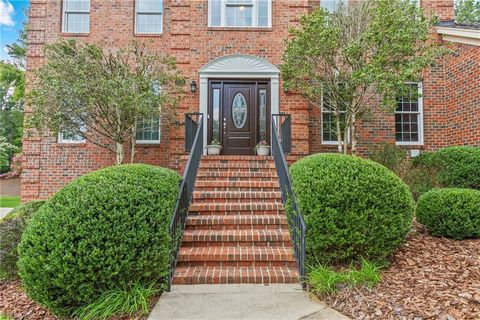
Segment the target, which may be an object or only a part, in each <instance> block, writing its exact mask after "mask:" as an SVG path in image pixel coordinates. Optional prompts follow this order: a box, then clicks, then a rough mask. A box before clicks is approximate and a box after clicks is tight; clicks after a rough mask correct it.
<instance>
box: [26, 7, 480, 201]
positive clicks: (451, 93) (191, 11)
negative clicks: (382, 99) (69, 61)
mask: <svg viewBox="0 0 480 320" xmlns="http://www.w3.org/2000/svg"><path fill="white" fill-rule="evenodd" d="M420 2H421V5H422V7H424V9H425V10H426V12H427V13H429V14H436V15H438V16H439V18H440V20H441V21H442V23H444V24H445V25H446V28H447V29H448V28H450V29H452V30H455V29H461V28H457V27H455V26H450V27H448V23H449V22H450V21H452V20H453V19H454V9H453V0H422V1H420ZM30 3H31V8H30V11H29V28H28V29H29V32H28V46H27V90H28V86H29V83H30V82H31V77H32V73H31V71H32V70H34V69H35V68H36V67H38V66H39V65H41V64H42V62H43V51H42V50H43V46H44V45H45V44H46V43H52V42H54V41H55V40H57V39H59V38H76V39H79V40H82V41H87V42H92V43H96V44H98V45H101V46H102V47H105V48H117V47H122V46H125V45H127V44H128V43H129V42H131V41H132V40H139V41H142V40H146V41H147V42H146V43H147V45H148V46H149V47H150V48H151V49H152V50H156V51H158V52H162V53H168V54H171V55H173V56H174V57H175V58H176V59H177V63H178V66H179V68H180V69H181V70H182V72H183V74H184V76H185V77H186V78H187V79H188V80H189V82H190V81H192V80H193V81H195V83H196V84H198V90H197V91H196V92H187V93H186V94H185V95H184V97H183V98H182V100H181V103H180V105H179V109H178V117H179V120H180V121H182V120H183V114H184V113H185V112H196V111H203V112H206V113H208V112H207V110H208V109H209V108H214V107H213V105H212V103H213V102H212V99H213V97H214V96H212V92H214V88H215V85H219V86H221V88H222V90H225V92H227V91H226V90H227V89H228V90H230V89H229V88H230V87H229V85H230V86H232V83H233V84H239V83H242V85H239V86H240V87H239V88H240V89H238V90H240V91H241V90H247V91H245V92H247V93H245V95H248V94H249V93H248V92H253V93H255V94H257V93H260V94H261V91H248V90H257V89H258V88H262V87H261V86H262V85H265V86H266V87H265V90H266V91H264V93H266V94H267V96H266V99H267V100H268V104H269V107H270V111H269V112H270V113H275V112H285V113H289V114H291V115H292V146H293V148H292V153H291V156H292V157H294V158H296V157H301V156H304V155H308V154H311V153H315V152H326V151H334V150H335V146H334V145H333V144H331V143H325V142H326V141H324V140H325V139H324V138H325V137H324V136H322V125H321V124H322V119H323V118H322V114H321V112H320V110H319V109H318V108H316V107H312V106H310V105H309V104H308V103H307V102H306V101H305V100H304V99H302V97H301V96H299V95H297V94H292V93H286V92H284V91H283V90H281V85H282V83H281V76H279V74H278V69H277V67H278V65H279V64H281V62H282V53H283V49H284V45H285V43H284V41H285V39H286V38H287V36H288V29H289V28H290V27H294V26H296V25H297V24H298V22H299V18H300V17H301V16H302V15H304V14H308V12H309V11H311V10H312V9H314V8H316V7H318V6H319V1H316V0H315V1H314V0H273V1H272V2H270V1H265V3H266V6H267V7H266V9H258V10H257V9H255V7H254V10H257V11H256V13H254V14H253V17H252V20H254V19H256V20H255V22H252V25H253V26H249V27H238V26H237V27H226V26H225V24H228V23H229V22H225V20H226V19H225V16H224V15H225V9H224V8H223V7H221V6H222V5H223V4H225V2H224V1H219V2H218V3H219V6H220V7H218V8H220V9H219V11H218V12H219V13H218V16H217V15H216V13H213V12H211V13H210V14H209V2H208V1H207V0H164V1H163V11H162V12H161V13H160V14H159V16H161V25H160V26H157V27H159V28H160V29H161V33H160V32H159V33H156V34H146V33H142V32H140V31H139V30H141V29H142V28H146V25H147V24H145V25H142V24H140V23H139V21H148V19H147V20H142V19H144V18H145V17H140V16H141V15H142V12H141V10H140V9H139V7H138V3H137V2H136V1H135V0H90V6H89V8H88V10H87V14H88V18H89V21H87V23H86V24H87V25H88V32H86V33H80V32H75V33H72V32H68V31H69V30H68V28H73V30H75V31H76V30H80V29H75V28H82V27H84V26H82V22H78V21H79V20H77V21H76V22H75V21H74V20H73V19H74V18H75V19H79V16H78V14H79V15H81V14H82V13H81V12H80V11H81V10H80V11H79V12H80V13H78V12H77V13H75V12H73V15H74V14H77V16H75V17H74V16H73V15H72V16H71V17H70V18H71V19H72V20H71V21H74V22H72V25H71V26H69V27H66V26H65V24H66V22H65V19H66V16H67V14H69V12H66V7H65V1H64V0H31V1H30ZM210 9H212V8H210ZM228 10H230V9H228ZM232 10H236V9H232ZM261 10H265V11H261ZM262 12H263V13H265V12H266V13H267V14H268V17H267V18H265V16H263V15H262ZM148 14H151V13H148ZM239 14H240V13H238V12H236V13H235V15H236V16H235V17H237V18H238V15H239ZM242 14H243V13H242ZM153 15H155V12H153ZM241 17H243V16H241ZM269 17H270V18H269ZM83 18H85V17H84V16H83V17H82V19H83ZM145 19H146V18H145ZM265 19H266V20H265ZM80 21H84V20H80ZM242 21H245V20H242ZM76 23H77V24H76ZM233 23H236V22H233ZM462 30H463V29H462ZM472 30H473V29H472ZM432 36H433V37H437V38H438V40H439V41H443V40H441V39H442V38H441V37H442V36H444V34H441V35H440V34H435V35H432ZM474 37H475V36H474ZM460 38H461V36H460ZM445 39H446V38H445ZM448 42H450V43H452V45H453V47H454V49H455V52H456V54H455V55H453V56H449V57H447V58H445V59H443V60H442V61H439V62H438V64H436V66H434V67H432V68H430V69H429V70H428V71H426V73H425V77H424V79H423V82H422V92H423V96H422V103H421V104H422V107H423V112H422V113H421V114H420V117H421V121H422V122H423V126H422V127H423V133H419V134H420V135H421V136H422V137H421V139H420V138H419V140H421V141H419V143H415V144H411V145H408V143H402V145H404V147H405V148H409V149H413V150H419V151H422V150H434V149H438V148H442V147H445V146H448V145H475V146H480V119H479V117H480V46H479V45H480V44H477V43H476V40H473V41H472V43H465V42H462V41H460V42H458V41H455V39H453V40H452V39H449V40H448ZM228 68H231V69H230V70H229V69H228ZM235 68H237V69H238V70H233V69H235ZM242 68H243V69H242ZM275 70H277V72H276V73H275ZM221 79H223V80H225V79H228V81H224V82H222V81H220V80H221ZM232 79H236V80H235V81H233V80H232ZM213 80H215V81H213ZM217 80H218V81H217ZM237 80H238V81H237ZM240 80H241V81H240ZM232 81H233V82H232ZM244 82H247V83H248V85H249V86H250V87H248V85H245V84H244ZM233 87H234V86H233ZM249 88H250V89H249ZM251 88H254V89H251ZM234 89H235V88H233V89H232V90H234ZM240 91H232V97H231V98H232V99H234V100H235V97H236V96H238V92H240ZM222 92H224V91H222ZM242 92H243V91H242ZM253 93H252V94H253ZM222 94H223V93H222ZM243 95H244V94H242V96H243ZM222 97H223V96H222ZM219 99H220V98H219ZM267 100H265V101H267ZM219 101H220V100H219ZM224 101H226V100H224ZM252 101H253V100H252ZM239 103H241V101H240V102H239ZM255 103H259V102H258V101H256V102H255ZM29 111H31V110H29V109H28V107H27V109H26V112H27V113H28V112H29ZM268 114H269V113H268V112H267V115H268ZM395 122H396V116H395V114H394V113H393V112H392V113H387V112H382V111H378V112H374V113H372V115H371V117H370V118H369V119H368V121H364V122H363V123H362V124H361V126H360V128H359V133H358V134H359V139H358V140H359V144H360V145H359V150H360V153H364V152H365V151H366V150H367V148H368V146H369V145H372V144H375V143H380V142H390V143H395V141H396V132H395V130H396V126H395ZM417 125H421V124H417ZM210 126H211V125H210ZM208 127H209V126H208V125H207V126H206V130H209V129H208ZM254 130H257V128H254ZM159 136H160V137H159V143H146V144H141V145H139V146H138V151H137V155H136V161H137V162H142V163H149V164H154V165H160V166H166V167H170V168H173V169H177V170H180V169H181V167H182V162H183V161H184V160H185V151H184V138H183V137H184V126H182V125H165V124H164V125H162V126H161V128H160V133H159ZM205 136H206V137H207V136H208V138H211V133H209V132H207V131H205ZM255 137H256V139H257V140H258V135H255ZM233 138H239V137H233ZM147 140H148V139H147ZM422 140H423V141H422ZM253 142H254V143H256V142H258V141H253ZM245 143H247V142H245ZM248 143H251V141H250V142H248ZM248 143H247V145H248ZM23 150H24V163H23V168H24V169H23V173H22V201H29V200H33V199H45V198H48V197H49V196H50V195H51V194H53V193H54V192H56V191H57V190H59V189H60V188H61V187H62V186H63V185H65V184H66V183H68V182H69V181H71V180H72V179H74V178H75V177H77V176H79V175H82V174H84V173H87V172H90V171H92V170H96V169H99V168H102V167H105V166H109V165H112V164H113V163H114V160H115V159H114V155H113V154H111V153H108V152H106V151H105V149H102V148H99V147H97V146H95V145H93V144H90V143H84V142H83V143H78V141H75V142H73V143H71V142H69V141H68V140H64V141H62V140H61V139H59V137H57V136H53V135H45V136H35V135H26V136H25V138H24V147H23ZM232 150H233V149H232Z"/></svg>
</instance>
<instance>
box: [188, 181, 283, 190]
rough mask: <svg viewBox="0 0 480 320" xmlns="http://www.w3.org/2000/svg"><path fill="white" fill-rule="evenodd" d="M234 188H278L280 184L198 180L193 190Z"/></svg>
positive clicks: (273, 182)
mask: <svg viewBox="0 0 480 320" xmlns="http://www.w3.org/2000/svg"><path fill="white" fill-rule="evenodd" d="M213 186H215V187H235V188H279V187H280V184H279V183H278V181H275V180H269V181H262V180H260V181H259V180H251V181H248V180H247V181H240V180H236V181H234V180H220V181H219V180H200V181H196V182H195V189H200V190H201V189H202V188H204V187H213Z"/></svg>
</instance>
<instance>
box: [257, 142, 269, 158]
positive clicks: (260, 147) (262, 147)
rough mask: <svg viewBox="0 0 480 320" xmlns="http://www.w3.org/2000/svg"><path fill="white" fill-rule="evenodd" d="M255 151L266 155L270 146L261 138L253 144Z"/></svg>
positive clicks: (260, 154)
mask: <svg viewBox="0 0 480 320" xmlns="http://www.w3.org/2000/svg"><path fill="white" fill-rule="evenodd" d="M255 151H256V152H257V154H258V155H259V156H268V155H269V154H270V146H269V145H268V143H267V141H265V140H263V141H260V142H259V143H258V144H257V145H256V146H255Z"/></svg>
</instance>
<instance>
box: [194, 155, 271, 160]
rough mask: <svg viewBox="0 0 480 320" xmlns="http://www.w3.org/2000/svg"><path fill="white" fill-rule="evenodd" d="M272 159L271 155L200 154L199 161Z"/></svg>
mask: <svg viewBox="0 0 480 320" xmlns="http://www.w3.org/2000/svg"><path fill="white" fill-rule="evenodd" d="M225 160H227V161H265V160H269V161H273V157H272V156H246V155H245V156H242V155H237V156H228V155H218V156H208V155H205V156H202V159H201V161H225Z"/></svg>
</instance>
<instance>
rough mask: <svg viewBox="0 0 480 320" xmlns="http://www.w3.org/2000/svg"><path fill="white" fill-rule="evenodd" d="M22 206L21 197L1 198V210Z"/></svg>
mask: <svg viewBox="0 0 480 320" xmlns="http://www.w3.org/2000/svg"><path fill="white" fill-rule="evenodd" d="M19 204H20V197H7V196H0V208H15V207H16V206H18V205H19Z"/></svg>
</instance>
